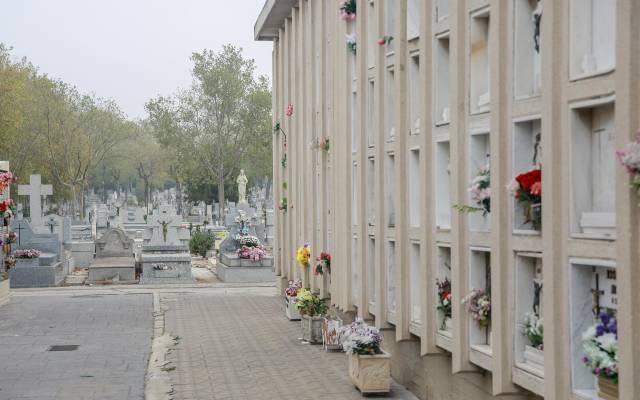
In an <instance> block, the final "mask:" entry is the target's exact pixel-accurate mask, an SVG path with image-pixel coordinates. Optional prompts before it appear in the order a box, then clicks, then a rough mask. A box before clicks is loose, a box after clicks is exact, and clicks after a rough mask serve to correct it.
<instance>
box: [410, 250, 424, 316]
mask: <svg viewBox="0 0 640 400" xmlns="http://www.w3.org/2000/svg"><path fill="white" fill-rule="evenodd" d="M421 283H422V272H421V263H420V241H411V243H410V245H409V291H410V296H409V298H410V300H409V301H410V307H409V309H410V317H411V318H410V320H411V324H415V325H418V326H419V325H421V324H422V300H421V294H422V291H421V290H420V286H421Z"/></svg>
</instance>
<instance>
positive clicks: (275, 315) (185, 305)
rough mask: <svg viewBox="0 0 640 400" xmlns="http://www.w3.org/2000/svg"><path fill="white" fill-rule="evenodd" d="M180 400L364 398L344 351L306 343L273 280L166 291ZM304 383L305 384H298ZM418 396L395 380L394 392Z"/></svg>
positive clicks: (167, 322) (174, 381) (167, 324)
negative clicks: (269, 285) (231, 286)
mask: <svg viewBox="0 0 640 400" xmlns="http://www.w3.org/2000/svg"><path fill="white" fill-rule="evenodd" d="M161 305H162V307H163V308H164V309H165V332H166V333H168V334H169V335H172V336H178V337H179V340H178V345H177V346H176V348H175V349H174V350H172V351H171V352H170V353H169V357H168V360H169V361H171V362H172V366H175V369H174V370H172V371H171V372H169V376H170V380H171V382H172V384H173V387H174V393H175V396H174V398H175V399H176V400H214V399H215V400H227V399H228V400H260V399H264V400H271V399H273V400H275V399H277V400H307V399H309V400H310V399H313V400H322V399H332V400H343V399H345V400H349V399H361V398H362V396H361V394H360V392H359V391H358V390H357V389H356V388H355V387H354V386H353V385H352V384H351V382H350V380H349V377H348V373H347V372H348V362H347V356H346V355H345V354H344V353H335V352H329V353H327V352H325V351H323V350H322V346H317V345H315V346H314V345H309V344H302V342H301V341H300V340H299V337H300V322H299V321H289V320H287V319H286V317H285V315H284V310H283V304H282V300H281V299H280V298H279V297H277V296H276V294H275V289H274V288H251V289H249V288H247V289H235V290H225V291H217V292H209V293H206V292H201V293H197V294H194V293H173V294H171V293H165V294H161ZM302 387H304V389H301V388H302ZM376 398H390V399H416V397H414V396H413V395H412V394H411V393H410V392H409V391H407V390H406V389H404V388H403V387H400V386H399V385H396V384H394V385H393V388H392V393H391V395H389V396H376Z"/></svg>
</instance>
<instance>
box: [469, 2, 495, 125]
mask: <svg viewBox="0 0 640 400" xmlns="http://www.w3.org/2000/svg"><path fill="white" fill-rule="evenodd" d="M489 15H490V14H489V7H484V8H482V9H480V10H477V11H474V12H472V13H471V17H470V20H469V46H470V47H469V68H470V71H469V108H470V112H471V114H479V113H483V112H487V111H489V107H490V102H491V96H490V92H489V88H490V85H489V75H490V73H491V71H490V66H489V60H490V54H489V51H490V49H489V26H490V24H489V22H490V17H489Z"/></svg>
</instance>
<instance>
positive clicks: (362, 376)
mask: <svg viewBox="0 0 640 400" xmlns="http://www.w3.org/2000/svg"><path fill="white" fill-rule="evenodd" d="M349 377H350V378H351V382H353V384H354V385H355V386H356V387H357V388H358V389H359V390H360V392H361V393H362V394H368V393H388V392H389V391H390V390H391V355H389V353H387V352H384V351H383V352H382V354H376V355H360V354H349Z"/></svg>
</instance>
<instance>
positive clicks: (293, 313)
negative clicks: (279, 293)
mask: <svg viewBox="0 0 640 400" xmlns="http://www.w3.org/2000/svg"><path fill="white" fill-rule="evenodd" d="M284 309H285V313H286V314H287V318H288V319H289V321H299V320H300V311H298V308H297V307H296V298H295V297H289V296H285V302H284Z"/></svg>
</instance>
